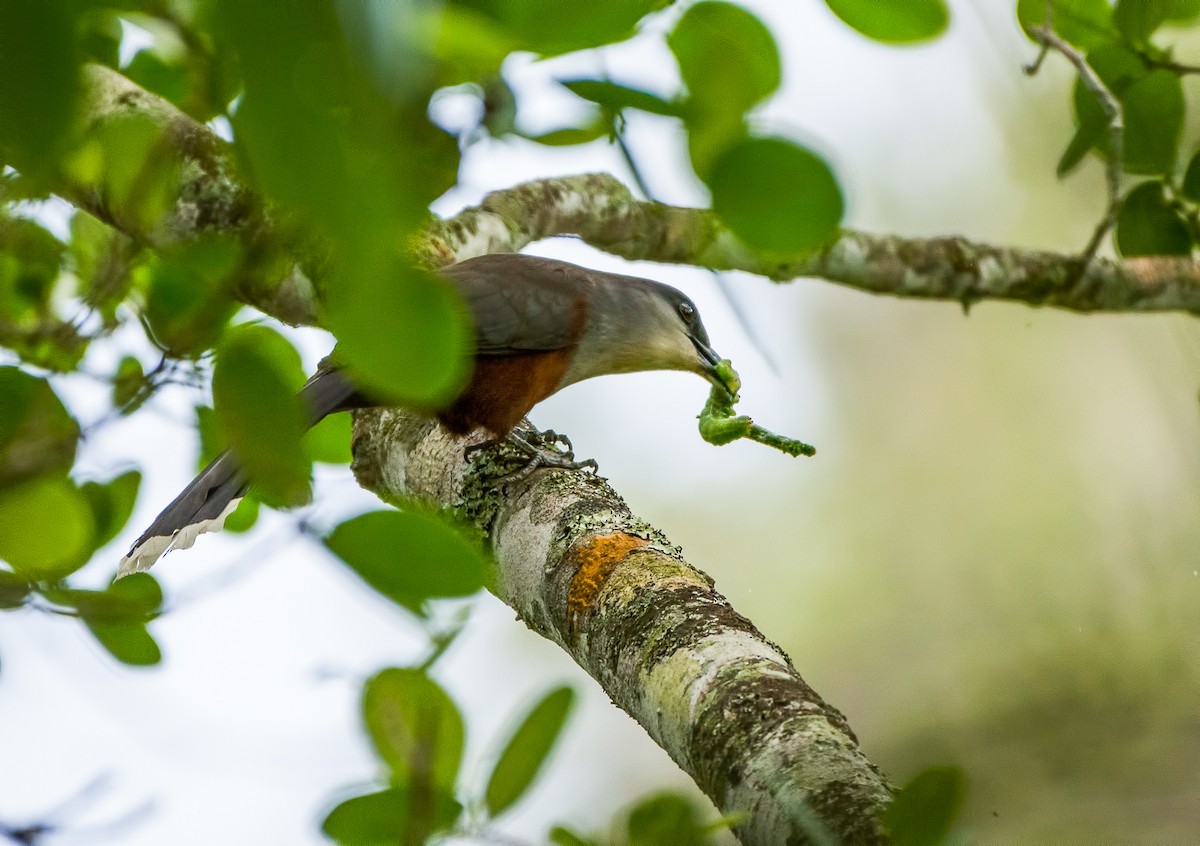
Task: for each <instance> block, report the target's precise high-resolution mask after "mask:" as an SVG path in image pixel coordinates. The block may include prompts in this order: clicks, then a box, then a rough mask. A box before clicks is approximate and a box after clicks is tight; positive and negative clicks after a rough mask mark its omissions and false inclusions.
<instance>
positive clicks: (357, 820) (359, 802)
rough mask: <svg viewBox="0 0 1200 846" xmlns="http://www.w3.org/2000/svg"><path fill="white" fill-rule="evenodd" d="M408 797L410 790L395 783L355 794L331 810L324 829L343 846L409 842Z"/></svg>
mask: <svg viewBox="0 0 1200 846" xmlns="http://www.w3.org/2000/svg"><path fill="white" fill-rule="evenodd" d="M408 801H409V797H408V793H407V791H404V790H400V789H398V788H395V787H393V788H390V789H388V790H381V791H379V792H378V793H368V794H367V795H365V796H355V797H354V798H352V799H347V800H346V801H345V802H342V803H341V804H339V805H338V806H337V807H336V808H334V809H333V810H332V811H330V812H329V815H328V816H326V817H325V821H324V822H322V823H321V831H323V832H325V836H326V837H328V838H330V839H331V840H333V841H335V842H336V843H339V844H342V846H394V844H397V843H407V842H409V840H408V838H407V837H406V836H405V835H406V834H407V833H408Z"/></svg>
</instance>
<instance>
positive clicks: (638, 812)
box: [627, 793, 708, 846]
mask: <svg viewBox="0 0 1200 846" xmlns="http://www.w3.org/2000/svg"><path fill="white" fill-rule="evenodd" d="M707 840H708V838H707V837H706V836H705V832H704V827H703V826H702V825H701V824H700V821H699V819H698V818H697V814H696V808H695V807H694V806H693V805H692V803H691V802H689V801H688V800H687V799H685V798H684V797H682V796H679V795H677V794H674V793H663V794H660V795H658V796H654V797H651V798H650V799H647V800H645V801H643V802H640V803H639V804H638V805H637V806H636V807H635V808H634V809H633V810H632V811H631V812H630V814H629V824H628V833H627V842H628V844H629V846H661V844H664V843H670V844H671V846H702V845H703V844H704V843H706V842H707Z"/></svg>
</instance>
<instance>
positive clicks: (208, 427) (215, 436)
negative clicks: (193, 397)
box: [196, 405, 229, 471]
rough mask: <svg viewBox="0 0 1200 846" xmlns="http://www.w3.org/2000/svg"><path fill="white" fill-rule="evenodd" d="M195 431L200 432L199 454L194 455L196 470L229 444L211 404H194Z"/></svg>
mask: <svg viewBox="0 0 1200 846" xmlns="http://www.w3.org/2000/svg"><path fill="white" fill-rule="evenodd" d="M196 431H197V432H198V433H199V434H200V454H199V455H198V456H197V457H196V470H197V471H200V470H203V469H204V468H205V467H207V466H208V465H209V464H210V463H211V462H212V461H213V459H215V458H216V457H217V456H218V455H220V454H221V453H222V452H224V451H225V450H226V449H228V447H229V444H228V443H227V442H226V441H225V434H224V433H223V432H222V431H221V427H220V425H218V423H217V413H216V412H215V411H213V409H212V407H211V406H207V405H198V406H196Z"/></svg>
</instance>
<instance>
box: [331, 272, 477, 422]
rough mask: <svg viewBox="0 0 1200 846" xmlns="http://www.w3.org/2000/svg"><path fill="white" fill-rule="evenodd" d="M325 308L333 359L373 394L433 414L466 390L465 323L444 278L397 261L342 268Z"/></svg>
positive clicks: (469, 343) (467, 322) (467, 323)
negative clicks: (335, 356) (333, 339)
mask: <svg viewBox="0 0 1200 846" xmlns="http://www.w3.org/2000/svg"><path fill="white" fill-rule="evenodd" d="M356 270H357V271H359V272H354V271H356ZM372 280H383V281H382V283H381V284H375V285H372V284H370V283H371V281H372ZM326 306H327V309H326V323H325V325H326V327H327V328H328V329H330V330H331V331H332V332H333V333H334V335H336V336H337V339H338V355H339V357H340V358H341V360H342V361H343V362H344V363H345V365H346V366H347V367H348V368H349V369H350V370H351V371H352V372H353V374H354V381H355V383H356V384H359V385H362V386H363V388H364V389H366V390H369V391H370V392H371V393H372V394H373V395H375V396H380V397H384V398H387V399H389V400H393V401H395V402H396V403H397V404H403V405H408V406H410V407H417V408H429V409H435V408H439V407H441V406H443V405H444V404H445V403H446V402H447V401H449V400H450V399H452V398H453V397H454V396H456V395H457V394H458V392H459V391H460V390H461V389H462V387H463V385H464V384H465V382H466V379H467V376H468V374H469V369H470V364H471V362H470V351H471V347H472V331H471V323H470V318H469V317H468V315H467V313H466V308H465V306H463V304H462V301H461V299H460V298H459V296H458V293H457V292H456V291H455V290H454V289H453V288H452V287H451V286H450V284H449V283H447V282H446V281H445V280H444V279H441V278H438V277H435V276H433V275H432V274H429V273H425V272H423V271H418V270H416V269H415V268H412V267H410V266H408V265H406V264H405V263H403V262H402V261H400V260H394V261H391V262H388V263H387V264H386V265H385V266H383V267H381V268H378V269H376V270H372V269H371V268H369V267H360V268H352V267H349V266H342V267H341V268H340V269H339V272H338V273H337V275H336V276H335V278H334V279H333V280H332V282H331V285H330V290H329V291H328V294H327V298H326Z"/></svg>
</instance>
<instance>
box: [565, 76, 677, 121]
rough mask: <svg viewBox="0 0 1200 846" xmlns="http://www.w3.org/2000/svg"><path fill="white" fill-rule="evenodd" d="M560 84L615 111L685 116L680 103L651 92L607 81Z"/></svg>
mask: <svg viewBox="0 0 1200 846" xmlns="http://www.w3.org/2000/svg"><path fill="white" fill-rule="evenodd" d="M558 83H559V85H561V86H563V87H564V88H566V89H567V90H568V91H570V92H571V93H572V94H574V95H576V96H577V97H582V98H583V99H585V100H590V101H591V102H593V103H596V104H598V105H601V106H605V107H606V108H609V109H612V110H613V111H616V110H619V109H638V110H640V111H643V112H649V113H650V114H655V115H665V116H667V117H680V116H682V114H683V106H682V104H680V103H676V102H673V101H671V100H664V99H663V98H662V97H659V96H658V95H657V94H651V93H650V92H649V91H642V90H640V89H638V88H630V87H628V86H626V85H618V84H617V83H615V82H609V81H608V80H605V79H560V80H559V81H558Z"/></svg>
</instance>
